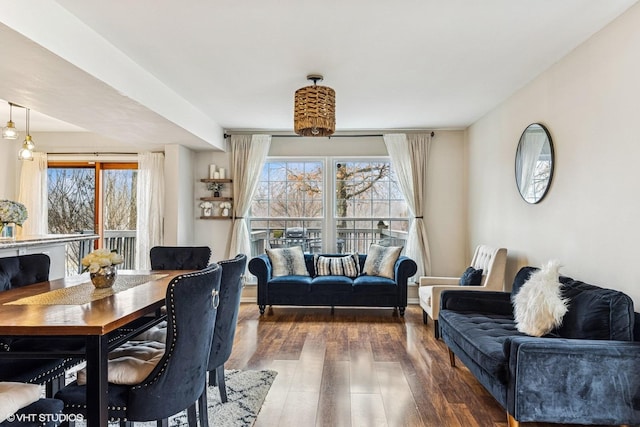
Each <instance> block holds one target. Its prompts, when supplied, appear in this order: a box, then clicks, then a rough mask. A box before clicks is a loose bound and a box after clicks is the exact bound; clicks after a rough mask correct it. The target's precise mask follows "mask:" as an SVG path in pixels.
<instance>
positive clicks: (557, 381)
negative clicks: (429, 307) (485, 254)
mask: <svg viewBox="0 0 640 427" xmlns="http://www.w3.org/2000/svg"><path fill="white" fill-rule="evenodd" d="M533 271H535V269H534V268H532V267H525V268H523V269H521V270H520V271H519V272H518V274H517V276H516V278H515V281H514V284H513V290H512V292H511V293H507V292H474V291H457V292H444V293H443V294H442V299H441V306H440V322H439V326H440V332H441V337H442V339H443V340H444V342H445V343H446V344H447V346H448V347H449V351H450V359H451V363H452V365H455V357H454V355H455V356H457V357H458V358H459V359H460V360H461V361H462V362H463V363H464V364H465V366H467V368H468V369H469V370H470V371H471V372H472V373H473V374H474V375H475V376H476V378H477V379H478V381H480V383H481V384H482V385H483V386H484V387H485V388H486V389H487V390H488V391H489V393H491V395H492V396H493V397H494V398H495V399H496V400H497V401H498V402H499V403H500V405H502V407H503V408H505V409H506V411H507V416H508V422H509V425H510V426H517V425H518V423H519V422H529V421H533V422H553V423H569V424H604V425H619V424H639V423H640V342H636V341H638V338H639V336H640V330H638V329H640V328H639V327H637V325H638V321H637V319H638V317H639V315H638V314H636V313H634V308H633V301H632V300H631V298H629V297H628V296H627V295H625V294H624V293H622V292H618V291H614V290H611V289H604V288H600V287H597V286H593V285H589V284H586V283H583V282H580V281H577V280H573V279H571V278H568V277H561V278H560V282H561V283H562V284H563V286H562V295H563V297H565V298H569V310H568V311H567V313H566V314H565V316H564V318H563V323H562V325H561V326H560V327H558V328H556V329H555V330H553V331H552V332H551V333H550V334H548V335H545V336H543V337H531V336H527V335H524V334H522V333H520V332H518V331H517V329H516V322H515V320H514V317H513V307H512V303H511V295H512V294H515V293H517V292H518V290H519V289H520V287H521V286H522V285H523V283H524V282H525V281H526V280H527V279H528V277H529V275H530V274H531V273H532V272H533ZM634 331H635V336H634Z"/></svg>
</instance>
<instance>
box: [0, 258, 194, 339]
mask: <svg viewBox="0 0 640 427" xmlns="http://www.w3.org/2000/svg"><path fill="white" fill-rule="evenodd" d="M184 273H187V272H186V271H184V270H165V271H150V270H119V271H118V279H117V281H116V285H114V289H107V290H104V289H97V288H93V285H91V281H90V278H89V274H88V273H84V274H81V275H78V276H71V277H66V278H63V279H57V280H52V281H46V282H40V283H35V284H33V285H28V286H22V287H19V288H14V289H10V290H7V291H3V292H0V335H47V336H51V335H61V336H64V335H68V336H82V335H85V336H86V335H105V334H108V333H109V332H112V331H114V330H115V329H118V328H120V327H122V326H125V325H126V324H127V323H130V322H131V321H133V320H135V319H138V318H140V317H141V316H144V315H146V314H148V313H153V312H154V311H156V310H157V309H159V308H160V307H162V306H163V305H164V303H165V301H164V300H165V295H166V290H167V287H168V285H169V283H170V282H171V280H172V279H173V278H174V277H176V276H178V275H180V274H184ZM118 281H121V282H122V283H124V284H125V285H122V286H120V287H119V288H118V287H117V286H118ZM127 282H128V283H129V285H127ZM61 298H62V299H61ZM65 298H66V299H67V300H65ZM77 298H80V299H79V300H78V299H77Z"/></svg>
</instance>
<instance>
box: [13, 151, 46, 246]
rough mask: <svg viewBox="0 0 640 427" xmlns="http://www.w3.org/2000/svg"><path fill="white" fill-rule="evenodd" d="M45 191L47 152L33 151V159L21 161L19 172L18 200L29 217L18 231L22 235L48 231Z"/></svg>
mask: <svg viewBox="0 0 640 427" xmlns="http://www.w3.org/2000/svg"><path fill="white" fill-rule="evenodd" d="M47 193H48V192H47V153H33V161H32V162H31V161H23V162H22V170H21V172H20V190H19V191H18V202H20V203H22V204H23V205H24V206H25V207H26V208H27V214H28V215H29V218H28V219H27V221H25V223H24V224H22V229H20V228H18V233H20V234H21V235H23V236H38V235H43V234H47V233H48V228H49V225H48V222H47V217H48V213H47Z"/></svg>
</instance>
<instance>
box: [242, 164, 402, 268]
mask: <svg viewBox="0 0 640 427" xmlns="http://www.w3.org/2000/svg"><path fill="white" fill-rule="evenodd" d="M250 218H251V219H250V224H251V235H252V238H253V242H252V243H253V245H252V246H253V250H252V251H253V252H254V253H252V255H254V256H255V255H258V254H260V253H263V252H264V249H265V248H267V247H271V248H277V247H289V246H302V248H303V250H304V251H305V252H310V253H321V252H322V253H328V252H337V253H347V252H356V251H357V252H360V253H366V252H367V249H368V247H369V245H370V244H371V243H379V244H385V245H402V244H403V243H404V242H405V240H406V233H407V230H408V226H409V215H408V208H407V204H406V202H405V200H404V197H403V196H402V193H401V191H400V189H399V187H398V183H397V180H396V176H395V173H394V171H393V169H392V167H391V163H390V161H389V159H388V158H377V159H337V158H321V159H306V160H300V159H295V160H289V159H284V158H270V159H269V160H268V161H267V162H266V163H265V165H264V168H263V170H262V173H261V177H260V182H259V184H258V188H257V191H256V194H255V195H254V198H253V202H252V205H251V210H250Z"/></svg>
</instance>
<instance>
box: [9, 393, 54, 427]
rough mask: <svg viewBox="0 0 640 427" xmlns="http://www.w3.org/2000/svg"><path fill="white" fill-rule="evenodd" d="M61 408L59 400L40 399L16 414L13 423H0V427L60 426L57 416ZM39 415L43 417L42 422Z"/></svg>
mask: <svg viewBox="0 0 640 427" xmlns="http://www.w3.org/2000/svg"><path fill="white" fill-rule="evenodd" d="M63 408H64V403H63V402H62V401H61V400H58V399H40V400H37V401H35V402H33V403H32V404H31V405H28V406H25V407H24V408H22V409H20V410H19V411H18V412H16V415H17V417H16V419H14V420H13V421H9V420H5V421H3V422H1V423H0V427H56V426H58V425H59V424H60V422H59V420H60V417H59V415H61V414H62V409H63ZM20 415H23V416H24V417H20ZM34 415H35V416H34ZM41 415H42V416H45V417H43V418H42V420H41V419H40V418H41ZM48 415H50V416H48ZM56 415H57V416H56Z"/></svg>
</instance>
